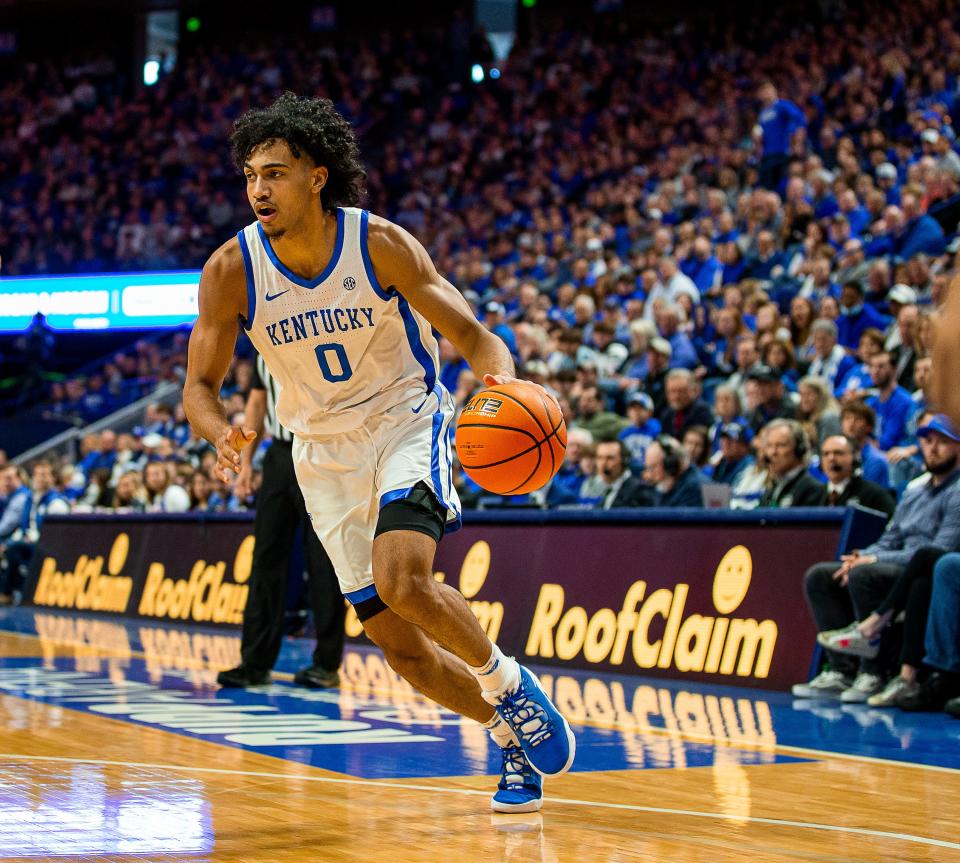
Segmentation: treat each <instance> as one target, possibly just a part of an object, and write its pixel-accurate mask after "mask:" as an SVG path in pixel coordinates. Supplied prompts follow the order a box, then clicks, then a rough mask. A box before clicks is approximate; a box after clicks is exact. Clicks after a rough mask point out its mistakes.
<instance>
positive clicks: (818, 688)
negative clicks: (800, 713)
mask: <svg viewBox="0 0 960 863" xmlns="http://www.w3.org/2000/svg"><path fill="white" fill-rule="evenodd" d="M851 682H852V681H851V680H850V678H849V677H847V676H846V675H845V674H841V673H840V672H839V671H833V670H831V669H829V668H827V669H824V670H823V671H821V672H820V673H819V674H818V675H817V676H816V677H814V678H813V680H811V681H809V682H808V683H795V684H794V685H793V688H792V689H791V690H790V691H791V692H792V693H793V694H794V695H795V696H796V697H797V698H838V697H839V696H840V695H841V693H843V692H846V690H848V689H849V688H850V684H851Z"/></svg>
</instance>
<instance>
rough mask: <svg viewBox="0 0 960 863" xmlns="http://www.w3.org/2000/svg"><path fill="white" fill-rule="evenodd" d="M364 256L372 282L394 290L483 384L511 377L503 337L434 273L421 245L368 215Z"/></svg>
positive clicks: (509, 361)
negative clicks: (372, 274) (370, 264)
mask: <svg viewBox="0 0 960 863" xmlns="http://www.w3.org/2000/svg"><path fill="white" fill-rule="evenodd" d="M368 243H369V249H370V257H371V260H372V261H373V262H374V269H375V270H376V275H377V280H378V281H379V282H380V284H381V285H383V286H384V287H393V288H395V289H396V290H398V291H399V292H400V293H401V294H402V295H403V296H404V297H406V299H407V301H408V302H409V303H410V305H411V306H413V307H414V308H415V309H416V310H417V311H418V312H420V314H421V315H423V316H424V317H425V318H426V319H427V320H428V321H429V322H430V323H431V324H432V325H433V326H434V327H435V328H436V329H437V330H439V331H440V332H441V333H442V334H443V335H444V336H446V338H448V339H449V340H450V341H451V342H453V344H454V345H455V346H456V348H457V350H458V351H460V353H461V354H462V355H463V357H464V358H465V359H466V361H467V362H468V363H469V364H470V368H471V369H473V373H474V374H475V375H476V376H477V377H478V378H481V379H482V380H484V381H485V382H486V383H487V384H490V383H493V382H494V381H493V380H488V378H492V379H494V380H495V381H496V382H499V383H503V382H505V381H507V380H512V379H513V375H514V366H513V358H512V357H511V356H510V351H509V350H508V349H507V346H506V345H505V344H504V343H503V341H502V340H501V339H499V338H497V337H496V336H495V335H494V334H493V333H491V332H490V331H489V330H487V329H486V328H485V327H483V326H482V325H481V324H480V322H479V321H478V320H477V319H476V317H474V314H473V310H472V309H471V308H470V305H469V303H467V301H466V300H465V299H464V298H463V296H462V295H461V294H460V292H459V291H458V290H457V289H456V288H455V287H454V286H453V285H451V284H450V283H449V282H448V281H447V280H446V279H445V278H443V276H441V275H440V274H439V273H438V272H437V268H436V267H435V266H434V264H433V261H431V260H430V256H429V255H428V254H427V252H426V249H424V248H423V246H422V245H421V244H420V242H419V241H418V240H417V239H416V238H415V237H413V236H412V235H411V234H410V233H408V232H407V231H405V230H404V229H403V228H401V227H400V226H398V225H394V224H393V223H392V222H388V221H387V220H386V219H380V218H377V217H375V216H371V217H370V230H369V237H368Z"/></svg>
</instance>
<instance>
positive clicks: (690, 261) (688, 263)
mask: <svg viewBox="0 0 960 863" xmlns="http://www.w3.org/2000/svg"><path fill="white" fill-rule="evenodd" d="M722 269H723V264H721V263H720V261H719V260H717V258H716V257H714V256H713V255H711V256H710V257H709V258H707V259H706V260H705V261H701V260H699V259H698V258H695V257H693V256H692V255H691V256H690V257H689V258H684V260H683V262H682V263H681V264H680V271H681V272H682V273H683V274H684V275H686V276H689V277H690V278H691V279H692V280H693V283H694V284H695V285H696V286H697V289H698V290H699V291H700V293H701V294H705V293H706V292H707V291H709V290H710V289H711V288H712V287H713V286H714V284H716V283H717V273H719V272H720V271H721V270H722Z"/></svg>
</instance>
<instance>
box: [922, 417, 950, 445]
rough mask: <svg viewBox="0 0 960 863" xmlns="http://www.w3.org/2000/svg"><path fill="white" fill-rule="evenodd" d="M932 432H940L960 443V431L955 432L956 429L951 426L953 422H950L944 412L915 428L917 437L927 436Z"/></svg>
mask: <svg viewBox="0 0 960 863" xmlns="http://www.w3.org/2000/svg"><path fill="white" fill-rule="evenodd" d="M934 432H937V433H938V434H942V435H943V436H944V437H946V438H950V440H952V441H956V442H957V443H960V432H957V430H956V429H955V428H954V427H953V423H952V422H950V420H949V418H948V417H947V416H946V415H945V414H937V415H936V416H935V417H934V418H933V419H932V420H930V422H928V423H927V424H926V425H925V426H920V428H918V429H917V437H928V436H929V435H931V434H933V433H934Z"/></svg>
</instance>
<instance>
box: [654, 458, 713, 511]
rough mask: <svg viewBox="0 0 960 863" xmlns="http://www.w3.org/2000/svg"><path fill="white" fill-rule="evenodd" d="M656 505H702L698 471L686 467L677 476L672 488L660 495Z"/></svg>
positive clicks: (701, 490)
mask: <svg viewBox="0 0 960 863" xmlns="http://www.w3.org/2000/svg"><path fill="white" fill-rule="evenodd" d="M657 506H703V489H702V487H701V484H700V471H698V470H697V469H696V468H695V467H688V468H687V469H686V470H685V471H684V472H683V473H682V474H680V476H678V477H677V481H676V483H675V484H674V486H673V488H672V489H670V491H668V492H666V493H665V494H663V495H661V496H660V500H659V501H658V502H657Z"/></svg>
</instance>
